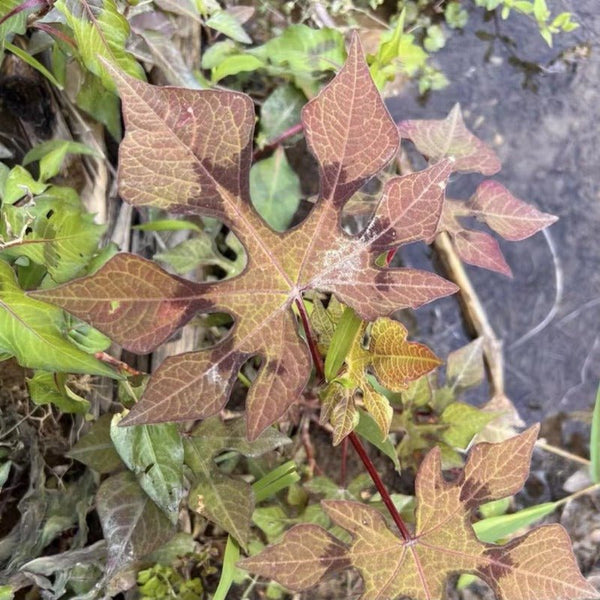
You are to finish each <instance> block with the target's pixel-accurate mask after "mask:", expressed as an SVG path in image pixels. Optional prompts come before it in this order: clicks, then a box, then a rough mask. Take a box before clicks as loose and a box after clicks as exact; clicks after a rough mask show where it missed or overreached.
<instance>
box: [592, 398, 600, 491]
mask: <svg viewBox="0 0 600 600" xmlns="http://www.w3.org/2000/svg"><path fill="white" fill-rule="evenodd" d="M590 474H591V476H592V481H593V482H594V483H600V386H598V391H597V392H596V404H595V405H594V413H593V415H592V432H591V433H590Z"/></svg>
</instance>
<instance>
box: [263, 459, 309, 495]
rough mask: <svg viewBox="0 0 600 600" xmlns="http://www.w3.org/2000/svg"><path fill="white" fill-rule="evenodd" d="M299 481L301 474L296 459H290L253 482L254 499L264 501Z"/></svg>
mask: <svg viewBox="0 0 600 600" xmlns="http://www.w3.org/2000/svg"><path fill="white" fill-rule="evenodd" d="M298 481H300V475H298V472H297V471H296V465H295V463H294V461H292V460H288V461H287V462H285V463H283V464H282V465H279V466H278V467H277V468H275V469H273V470H272V471H269V473H267V474H266V475H264V476H263V477H261V478H260V479H259V480H258V481H255V482H254V483H253V484H252V491H253V492H254V500H255V501H256V503H258V502H262V501H263V500H266V499H267V498H271V497H273V496H275V494H277V492H280V491H281V490H284V489H285V488H288V487H290V486H291V485H293V484H294V483H297V482H298Z"/></svg>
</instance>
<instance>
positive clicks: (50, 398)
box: [27, 371, 90, 414]
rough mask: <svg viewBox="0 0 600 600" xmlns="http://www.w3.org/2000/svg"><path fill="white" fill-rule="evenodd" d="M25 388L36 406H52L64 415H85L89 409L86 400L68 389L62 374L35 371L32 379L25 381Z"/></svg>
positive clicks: (64, 376) (65, 378)
mask: <svg viewBox="0 0 600 600" xmlns="http://www.w3.org/2000/svg"><path fill="white" fill-rule="evenodd" d="M27 388H28V389H29V395H30V396H31V400H32V402H33V403H34V404H36V405H38V406H39V405H43V404H54V406H56V407H57V408H58V409H59V410H61V411H62V412H64V413H79V414H85V413H87V412H88V410H89V408H90V403H89V401H88V400H86V399H85V398H82V397H81V396H78V395H77V394H76V393H75V392H73V391H72V390H71V389H69V387H68V386H67V377H66V375H65V374H64V373H48V372H47V371H36V372H35V373H34V374H33V377H32V378H30V379H27Z"/></svg>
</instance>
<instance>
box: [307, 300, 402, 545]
mask: <svg viewBox="0 0 600 600" xmlns="http://www.w3.org/2000/svg"><path fill="white" fill-rule="evenodd" d="M296 306H297V308H298V312H299V313H300V318H301V319H302V327H303V328H304V333H305V334H306V340H307V341H308V347H309V349H310V353H311V355H312V359H313V362H314V363H315V369H316V371H317V377H319V379H320V380H321V381H324V380H325V371H324V368H323V359H322V358H321V355H320V354H319V351H318V349H317V344H316V342H315V339H314V336H313V334H312V330H311V328H310V322H309V320H308V314H307V313H306V308H305V307H304V304H303V302H302V300H300V299H296ZM348 438H349V439H350V442H351V443H352V445H353V446H354V449H355V450H356V452H357V454H358V456H359V457H360V460H361V461H362V463H363V465H364V466H365V468H366V469H367V472H368V473H369V475H370V477H371V479H372V480H373V483H374V484H375V487H376V488H377V491H378V492H379V495H380V496H381V499H382V500H383V503H384V504H385V507H386V508H387V509H388V512H389V513H390V516H391V517H392V519H393V521H394V523H395V524H396V527H398V531H399V532H400V535H402V537H403V538H404V539H405V540H407V541H408V540H412V539H413V537H412V535H411V534H410V531H409V530H408V528H407V527H406V524H405V523H404V521H403V520H402V517H401V516H400V513H399V512H398V510H397V509H396V507H395V506H394V502H393V501H392V498H391V497H390V493H389V492H388V491H387V488H386V487H385V484H384V483H383V481H382V480H381V477H380V476H379V473H378V472H377V469H376V468H375V465H374V464H373V461H372V460H371V458H370V457H369V455H368V454H367V451H366V450H365V448H364V446H363V445H362V442H361V441H360V439H359V437H358V436H357V435H356V434H355V433H354V432H353V431H352V432H351V433H350V434H349V435H348ZM344 476H345V475H344Z"/></svg>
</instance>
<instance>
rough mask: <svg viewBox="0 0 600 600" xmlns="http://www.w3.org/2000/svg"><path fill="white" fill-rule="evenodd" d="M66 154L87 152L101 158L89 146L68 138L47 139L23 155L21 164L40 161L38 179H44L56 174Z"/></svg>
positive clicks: (100, 156)
mask: <svg viewBox="0 0 600 600" xmlns="http://www.w3.org/2000/svg"><path fill="white" fill-rule="evenodd" d="M67 154H87V155H90V156H96V157H97V158H102V155H101V154H99V153H98V152H96V151H95V150H92V148H90V147H89V146H86V145H85V144H82V143H80V142H73V141H70V140H49V141H48V142H42V143H41V144H38V145H37V146H35V148H32V149H31V150H30V151H29V152H28V153H27V154H26V155H25V156H24V157H23V163H22V164H23V166H27V165H28V164H29V163H32V162H35V161H37V160H39V161H40V179H41V180H42V181H46V179H50V178H51V177H54V176H55V175H56V174H58V171H59V170H60V167H61V166H62V162H63V160H64V157H65V156H66V155H67Z"/></svg>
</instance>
